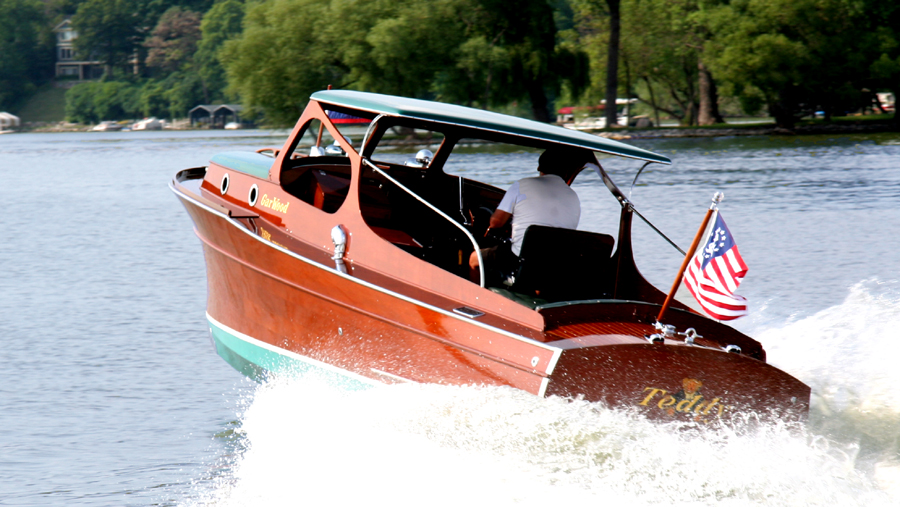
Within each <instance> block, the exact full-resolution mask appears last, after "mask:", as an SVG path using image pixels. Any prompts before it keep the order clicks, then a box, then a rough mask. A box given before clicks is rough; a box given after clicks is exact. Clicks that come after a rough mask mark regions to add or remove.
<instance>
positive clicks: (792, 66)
mask: <svg viewBox="0 0 900 507" xmlns="http://www.w3.org/2000/svg"><path fill="white" fill-rule="evenodd" d="M867 16H868V14H867V13H865V12H864V9H862V5H861V3H859V2H857V1H855V0H767V1H762V0H745V1H741V2H731V3H729V4H723V5H721V6H718V7H716V8H715V9H711V10H710V15H709V17H708V20H709V23H710V24H709V26H710V29H711V32H712V33H714V34H715V36H714V37H713V39H712V40H711V43H710V44H708V45H707V49H708V50H709V51H710V54H711V55H712V56H713V58H712V59H711V61H710V67H711V68H712V69H713V71H714V72H716V73H717V75H718V76H719V77H720V78H721V79H723V81H724V86H723V90H724V91H725V92H726V93H729V94H731V95H734V96H736V97H738V98H740V99H741V100H742V102H743V103H744V104H745V108H749V107H750V106H752V103H753V102H754V101H756V100H760V99H761V100H762V101H763V102H764V103H765V105H766V106H767V108H768V110H769V114H771V115H772V116H773V117H774V118H775V120H776V122H777V123H778V125H780V126H783V127H787V128H790V127H792V126H793V125H794V123H795V122H796V121H797V119H798V118H800V117H802V116H805V115H808V114H810V113H812V112H814V111H818V110H824V111H825V114H826V117H830V116H831V115H832V114H833V113H835V112H844V111H849V110H854V109H856V108H858V107H860V105H862V104H864V103H865V96H864V94H863V92H862V90H861V87H860V86H858V85H857V83H859V81H860V78H861V77H865V76H868V75H869V65H870V64H869V63H868V62H866V59H865V56H864V55H865V51H863V48H862V47H861V44H862V43H863V42H864V41H866V40H867V39H868V38H867V36H866V34H867V32H866V30H867V28H868V26H869V23H868V21H867V19H866V18H867Z"/></svg>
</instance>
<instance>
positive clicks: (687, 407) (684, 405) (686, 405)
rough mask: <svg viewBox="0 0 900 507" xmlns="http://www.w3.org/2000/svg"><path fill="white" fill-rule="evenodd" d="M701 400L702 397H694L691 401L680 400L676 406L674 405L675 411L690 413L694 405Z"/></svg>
mask: <svg viewBox="0 0 900 507" xmlns="http://www.w3.org/2000/svg"><path fill="white" fill-rule="evenodd" d="M702 399H703V396H694V398H693V399H691V400H681V401H679V402H678V405H675V410H677V411H679V412H685V413H686V412H690V411H691V409H692V408H694V404H695V403H697V402H698V401H700V400H702Z"/></svg>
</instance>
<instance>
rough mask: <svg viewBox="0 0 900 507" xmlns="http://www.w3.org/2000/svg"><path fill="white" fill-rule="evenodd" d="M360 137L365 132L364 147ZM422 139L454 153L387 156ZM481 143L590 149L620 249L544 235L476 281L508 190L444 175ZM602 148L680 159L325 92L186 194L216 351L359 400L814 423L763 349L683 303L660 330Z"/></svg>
mask: <svg viewBox="0 0 900 507" xmlns="http://www.w3.org/2000/svg"><path fill="white" fill-rule="evenodd" d="M347 124H350V125H355V126H357V128H359V127H358V126H359V125H364V126H365V125H367V128H366V131H365V135H364V137H363V139H361V141H360V142H357V143H354V142H353V141H351V140H350V139H349V138H347V137H345V135H344V133H343V132H342V131H341V130H340V129H339V128H338V127H339V125H341V126H343V125H347ZM395 133H400V134H401V136H400V137H399V138H397V137H396V136H394V137H393V138H392V135H393V134H395ZM415 136H418V137H420V138H422V137H426V138H428V139H430V140H431V142H432V143H434V144H438V145H439V147H438V148H437V149H436V151H435V152H434V153H433V154H432V153H430V152H426V151H423V152H420V153H418V154H417V155H416V157H414V158H410V159H409V160H406V161H402V160H399V161H398V160H396V156H393V155H391V153H390V152H389V151H385V150H384V147H385V145H387V144H391V143H394V144H397V143H400V144H402V143H404V142H406V139H407V138H409V137H415ZM472 140H477V141H478V142H482V143H493V144H501V145H513V146H516V147H520V148H521V147H524V148H530V149H549V148H554V147H560V146H565V147H570V148H577V149H581V150H589V151H590V152H592V154H591V158H592V162H593V164H592V165H593V166H594V167H595V168H596V171H597V172H598V173H599V174H600V176H601V178H602V180H603V182H604V183H605V184H606V187H607V188H608V190H609V191H610V192H611V194H612V195H613V197H614V198H615V199H616V200H617V201H618V203H619V204H620V210H621V211H620V218H619V228H618V231H615V232H616V235H615V237H613V236H612V235H607V234H598V233H591V232H586V231H576V230H569V229H560V228H551V227H536V226H532V227H531V228H530V229H529V230H528V232H527V233H526V235H525V239H524V242H523V243H522V250H521V255H520V258H519V261H518V263H517V264H516V267H515V271H514V273H512V275H513V276H510V277H509V278H507V279H504V280H502V281H501V282H499V283H498V282H497V281H495V280H490V279H486V276H485V272H484V269H483V268H480V270H479V271H477V272H476V273H475V275H476V276H475V277H474V278H472V272H471V271H470V266H469V264H468V262H467V261H468V259H469V256H470V255H473V252H475V254H474V255H476V256H478V258H479V261H481V258H480V255H481V254H480V250H479V248H480V247H482V246H485V245H484V243H485V241H488V239H485V232H486V229H487V227H488V215H490V213H491V212H492V211H493V210H494V209H495V208H496V207H497V205H498V203H499V202H500V200H501V198H502V197H503V194H504V192H503V190H501V189H497V188H495V187H492V186H490V185H487V184H484V183H481V182H478V181H475V180H472V179H466V178H463V177H458V176H453V175H450V174H447V173H446V172H445V171H444V167H445V165H446V164H447V162H448V160H450V157H451V156H452V155H451V153H452V152H453V150H454V148H457V147H459V146H462V145H464V144H466V143H468V142H471V141H472ZM593 152H600V153H605V154H611V155H618V156H623V157H630V158H633V159H639V160H645V161H647V162H655V163H662V164H668V163H670V161H669V159H668V158H666V157H664V156H661V155H658V154H655V153H652V152H649V151H646V150H642V149H639V148H635V147H632V146H629V145H626V144H623V143H619V142H615V141H611V140H607V139H604V138H601V137H597V136H593V135H590V134H586V133H582V132H577V131H572V130H569V129H564V128H561V127H556V126H550V125H545V124H541V123H537V122H532V121H528V120H523V119H519V118H514V117H510V116H505V115H500V114H495V113H491V112H487V111H481V110H474V109H470V108H465V107H461V106H454V105H448V104H440V103H434V102H428V101H421V100H414V99H406V98H400V97H391V96H386V95H378V94H371V93H363V92H351V91H331V90H329V91H321V92H317V93H315V94H313V95H312V97H311V101H310V103H309V105H308V106H307V108H306V110H305V111H304V113H303V115H302V116H301V117H300V119H299V120H298V122H297V124H296V126H295V127H294V129H293V131H292V132H291V134H290V136H289V137H288V139H287V141H286V142H285V144H284V145H283V146H282V147H280V148H267V149H261V150H259V151H258V152H256V153H253V152H227V153H222V154H218V155H215V156H214V157H213V158H212V160H211V162H210V164H209V165H208V166H206V167H198V168H193V169H187V170H184V171H181V172H179V173H178V174H177V175H176V177H175V179H174V180H173V182H172V183H171V185H170V186H171V188H172V190H173V191H174V192H175V194H176V195H177V196H178V197H179V198H180V200H181V201H182V203H183V204H184V206H185V208H186V209H187V211H188V213H189V215H190V216H191V218H192V220H193V221H194V224H195V230H196V233H197V235H198V236H199V238H200V240H201V241H202V243H203V248H204V253H205V257H206V266H207V278H208V309H207V319H208V321H209V327H210V332H211V334H212V337H213V340H214V343H215V345H216V349H217V351H218V353H219V354H220V355H221V356H222V357H223V358H224V359H225V360H226V361H228V362H229V363H230V364H232V365H233V366H234V367H235V368H237V369H238V370H240V371H242V372H243V373H245V374H247V375H250V376H266V375H268V374H269V373H275V374H278V373H282V372H296V371H300V372H303V371H308V370H315V371H318V372H320V373H323V374H325V375H328V376H331V377H333V378H334V379H336V380H339V381H341V382H344V383H346V385H348V386H350V387H366V386H370V385H374V384H378V383H394V382H404V381H413V382H435V383H444V384H488V385H504V386H511V387H515V388H518V389H522V390H525V391H528V392H531V393H534V394H535V395H539V396H549V395H558V396H565V397H583V398H584V399H587V400H591V401H603V402H606V403H608V404H610V405H615V406H626V407H634V408H635V409H637V410H640V411H642V412H644V413H645V414H646V415H647V416H649V417H652V418H660V419H670V418H682V419H685V420H696V421H703V422H712V421H715V420H721V419H729V418H732V417H735V416H737V415H738V414H744V413H748V412H755V413H760V414H763V415H765V416H767V417H779V418H790V419H802V418H803V417H805V414H806V413H807V411H808V406H809V395H810V391H809V388H808V387H807V386H806V385H804V384H803V383H802V382H800V381H799V380H797V379H795V378H793V377H791V376H790V375H788V374H787V373H785V372H783V371H780V370H778V369H777V368H775V367H773V366H771V365H769V364H767V363H766V355H765V351H764V350H763V348H762V346H761V345H760V344H759V343H758V342H756V341H755V340H753V339H752V338H750V337H748V336H746V335H744V334H742V333H740V332H738V331H736V330H735V329H733V328H731V327H729V326H726V325H724V324H722V323H720V322H717V321H715V320H711V319H709V318H707V317H704V316H702V315H700V314H699V313H697V312H695V311H693V310H691V309H690V308H689V307H687V306H685V305H683V304H680V303H678V302H673V303H671V309H669V310H668V313H667V314H666V317H665V318H664V319H663V322H661V323H660V322H657V316H658V315H659V312H660V308H661V306H662V305H663V303H664V301H665V300H666V294H664V293H662V292H661V291H660V290H658V289H656V288H655V287H653V286H652V285H651V284H650V283H649V282H647V281H646V280H645V279H644V277H643V276H641V274H640V272H639V271H638V269H637V267H636V265H635V263H634V259H633V254H632V243H631V224H632V219H633V216H634V214H635V210H634V207H633V205H632V204H631V203H630V202H629V200H628V199H627V198H626V196H625V195H624V194H623V193H622V192H621V191H620V190H619V188H618V187H617V186H616V185H615V183H614V182H613V181H612V180H611V179H610V178H609V176H608V175H607V174H606V172H605V171H604V170H603V169H602V167H601V166H600V164H599V161H598V160H597V159H596V157H594V155H593ZM582 169H583V168H581V167H579V168H578V169H576V170H571V171H569V173H567V174H565V175H562V176H563V179H564V180H565V181H566V182H567V183H569V184H571V183H572V181H573V180H574V179H575V178H576V177H577V176H578V174H579V172H580V171H581V170H582ZM479 266H484V262H479ZM473 280H474V281H473Z"/></svg>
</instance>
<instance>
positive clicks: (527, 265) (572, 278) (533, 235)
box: [510, 225, 615, 301]
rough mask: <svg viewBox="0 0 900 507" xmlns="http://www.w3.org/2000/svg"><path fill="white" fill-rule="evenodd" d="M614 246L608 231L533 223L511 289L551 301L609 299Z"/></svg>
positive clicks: (612, 278) (613, 271) (526, 232)
mask: <svg viewBox="0 0 900 507" xmlns="http://www.w3.org/2000/svg"><path fill="white" fill-rule="evenodd" d="M614 245H615V240H614V239H613V237H612V236H610V235H608V234H598V233H594V232H587V231H576V230H573V229H562V228H558V227H546V226H543V225H532V226H530V227H528V229H527V230H526V231H525V238H524V239H523V241H522V250H521V251H520V253H519V264H518V266H517V267H516V269H515V271H514V278H515V281H514V283H513V284H512V286H511V287H510V290H511V291H513V292H518V293H522V294H528V295H535V296H539V297H540V298H541V299H544V300H548V301H575V300H584V299H605V298H608V297H610V295H611V294H612V287H613V282H614V280H615V270H614V266H613V265H612V250H613V246H614Z"/></svg>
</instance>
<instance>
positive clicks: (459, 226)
mask: <svg viewBox="0 0 900 507" xmlns="http://www.w3.org/2000/svg"><path fill="white" fill-rule="evenodd" d="M362 162H363V164H365V165H367V166H369V167H370V168H371V169H372V170H373V171H375V172H377V173H378V174H380V175H382V176H384V177H385V178H387V180H388V181H390V182H391V183H393V184H394V185H396V186H397V187H399V188H400V189H402V190H403V191H404V192H406V193H407V194H409V195H411V196H412V198H413V199H415V200H417V201H419V202H421V203H422V204H424V205H425V206H427V207H428V208H430V209H431V210H432V211H434V212H435V213H437V214H438V215H440V216H441V217H443V218H444V219H445V220H447V221H448V222H450V223H452V224H453V225H454V226H455V227H456V228H457V229H459V230H461V231H462V232H463V234H465V235H466V237H467V238H469V241H471V242H472V246H473V248H474V249H475V255H476V256H478V275H479V285H480V286H481V287H484V260H483V259H482V258H481V249H480V247H479V246H478V241H476V240H475V236H472V233H471V232H469V231H468V229H466V228H465V226H463V225H462V224H460V223H459V222H457V221H456V220H454V219H452V218H450V216H449V215H447V214H446V213H444V212H443V211H441V210H440V209H439V208H438V207H437V206H435V205H433V204H431V203H430V202H428V201H427V200H425V199H424V198H422V197H421V196H419V195H418V194H417V193H415V192H413V191H412V190H410V189H409V188H408V187H406V185H404V184H403V183H400V182H399V181H397V179H396V178H394V177H392V176H391V175H389V174H388V173H387V172H386V171H384V170H383V169H381V168H380V167H378V166H377V165H375V164H373V163H372V162H370V161H369V160H368V159H366V158H363V159H362Z"/></svg>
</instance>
